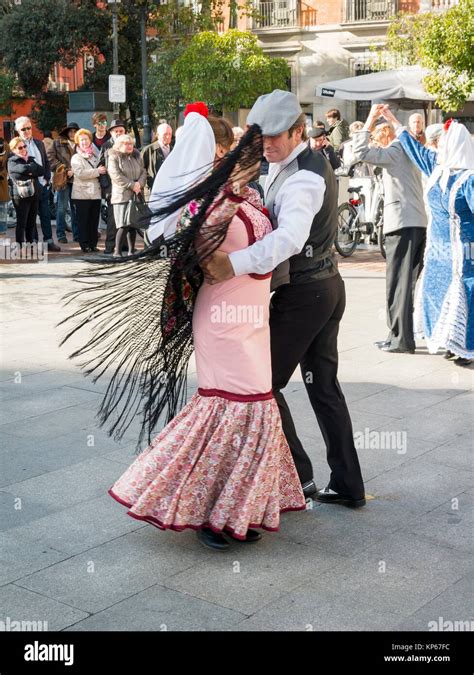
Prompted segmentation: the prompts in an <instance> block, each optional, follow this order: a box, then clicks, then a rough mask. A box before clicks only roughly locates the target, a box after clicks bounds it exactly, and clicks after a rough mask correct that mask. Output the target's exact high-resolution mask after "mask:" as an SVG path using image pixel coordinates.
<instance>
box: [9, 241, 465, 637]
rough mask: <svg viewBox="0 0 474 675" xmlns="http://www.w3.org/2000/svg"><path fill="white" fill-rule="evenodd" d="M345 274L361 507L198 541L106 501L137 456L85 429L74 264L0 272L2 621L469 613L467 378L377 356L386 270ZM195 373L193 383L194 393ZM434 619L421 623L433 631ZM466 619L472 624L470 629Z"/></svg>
mask: <svg viewBox="0 0 474 675" xmlns="http://www.w3.org/2000/svg"><path fill="white" fill-rule="evenodd" d="M373 256H374V260H375V262H370V260H371V257H370V255H369V254H367V253H365V254H364V255H362V256H359V257H358V256H357V254H356V256H355V258H354V259H351V260H349V261H347V262H345V261H344V262H343V263H342V264H341V271H342V273H343V276H344V278H345V281H346V289H347V296H348V302H347V310H346V314H345V318H344V320H343V322H342V332H341V336H340V380H341V384H342V387H343V390H344V393H345V395H346V397H347V400H348V402H349V407H350V410H351V414H352V419H353V425H354V433H355V435H356V440H357V443H358V446H359V447H360V448H361V449H360V450H359V453H360V460H361V464H362V470H363V475H364V478H365V480H366V489H367V493H368V494H369V495H370V499H369V501H368V503H367V506H366V507H365V508H363V509H359V510H355V511H353V510H350V509H347V508H345V507H342V506H334V505H333V506H329V505H321V504H317V503H311V504H309V506H312V508H309V509H308V510H307V511H305V512H299V513H293V514H291V513H289V514H285V515H283V517H282V523H281V531H280V533H278V534H275V533H265V534H264V537H263V540H262V541H261V542H260V543H258V544H256V545H255V546H246V545H242V544H238V543H235V545H233V546H232V548H231V550H230V551H227V552H225V553H213V552H211V551H208V550H206V549H204V548H203V547H202V546H200V544H199V543H198V542H197V540H196V536H195V534H194V533H193V532H191V531H187V532H184V533H179V534H178V533H173V532H160V531H159V530H157V529H155V528H154V527H152V526H150V525H145V524H143V523H142V522H139V521H137V520H134V519H132V518H130V517H129V516H127V515H126V509H125V508H124V507H122V506H120V505H119V504H117V503H116V502H115V501H113V500H112V499H111V498H110V497H109V496H108V494H107V490H108V488H109V487H110V486H111V485H112V483H113V482H114V481H115V480H116V479H117V478H118V477H119V476H120V475H121V473H122V472H123V471H124V469H125V468H126V467H127V466H128V465H129V464H130V463H131V461H132V460H133V458H134V454H133V453H134V447H135V439H136V429H137V427H134V429H131V430H129V431H128V433H127V434H126V437H125V438H124V439H123V441H122V442H120V443H116V442H115V441H113V440H112V439H110V438H109V437H108V436H107V435H106V433H105V432H104V431H102V430H99V429H98V428H97V427H96V425H95V420H94V415H95V411H96V409H97V406H98V403H99V400H100V397H101V391H103V390H104V387H105V383H103V382H102V383H100V385H97V386H95V385H93V383H92V382H91V381H89V380H88V379H85V378H84V377H83V376H82V375H81V373H80V371H79V370H78V369H77V367H76V366H75V365H73V364H72V363H71V362H70V361H68V359H67V354H68V353H69V352H70V351H71V350H72V346H73V345H71V347H69V348H67V349H66V348H61V349H59V348H58V346H57V345H58V338H59V335H60V333H59V332H58V331H57V330H56V329H55V324H56V322H57V321H59V320H60V318H61V317H63V316H64V314H65V310H64V309H63V308H62V307H61V305H60V297H61V296H62V295H63V293H65V292H66V291H67V290H69V289H70V288H71V287H72V282H71V279H70V276H71V274H72V273H73V272H74V271H76V270H78V269H79V268H80V266H81V264H83V263H81V261H80V258H79V256H75V255H74V254H72V255H71V254H69V255H59V256H51V257H50V259H49V262H48V264H24V263H23V264H10V265H4V266H2V269H1V270H0V273H1V274H2V276H3V281H2V331H3V335H2V357H3V358H2V369H1V377H0V401H1V407H0V410H1V415H0V444H1V468H0V504H1V521H0V523H1V533H0V563H1V564H0V619H1V620H2V621H5V620H6V618H7V617H9V618H10V620H11V621H13V620H15V621H22V620H24V621H41V622H47V628H48V629H49V630H73V631H86V630H169V631H176V630H193V631H196V630H207V631H217V630H230V631H244V630H251V631H266V630H270V631H273V630H285V631H287V630H291V631H293V630H296V631H306V630H315V631H319V630H331V631H332V630H352V631H364V630H383V631H398V630H410V631H411V630H413V631H415V630H421V631H426V630H429V629H430V628H432V627H433V626H434V624H436V625H438V626H442V625H443V621H467V620H470V619H471V617H472V606H471V597H472V581H473V572H472V569H473V562H472V507H473V500H474V489H473V483H472V475H471V469H472V450H473V424H474V422H473V420H474V415H473V413H474V405H473V394H472V384H473V375H474V371H473V370H469V369H463V368H460V367H457V366H455V365H454V364H452V363H450V362H448V361H446V360H445V359H443V357H442V356H441V355H437V356H432V355H429V354H428V353H427V352H426V350H425V349H424V348H423V346H422V344H420V349H419V350H418V351H417V353H416V354H415V355H413V356H412V355H403V354H400V355H398V354H386V353H382V352H380V351H379V350H377V349H376V348H375V347H374V346H373V345H372V343H373V341H374V340H377V339H382V338H385V336H386V327H385V314H384V283H385V281H384V272H383V269H384V264H383V262H381V261H380V260H379V259H378V258H377V254H375V253H374V254H373ZM194 382H195V380H194V378H193V377H191V382H190V384H191V387H190V388H192V385H193V384H194ZM287 394H288V400H289V402H290V404H291V407H292V410H293V411H294V416H295V421H296V423H297V427H298V429H299V431H300V432H301V437H302V439H303V440H304V442H305V445H306V448H307V450H308V451H309V452H310V454H311V457H312V460H313V463H314V468H315V479H316V481H317V484H318V486H320V487H324V486H325V485H326V483H327V480H328V466H327V464H326V461H325V457H324V444H323V441H322V438H321V435H320V432H319V429H318V426H317V424H316V422H315V418H314V416H313V413H312V411H311V409H310V406H309V402H308V400H307V397H306V394H305V391H304V385H303V383H302V381H301V375H300V373H295V375H294V378H293V380H292V382H291V384H290V386H289V387H288V389H287ZM430 622H433V623H430ZM471 625H472V624H471Z"/></svg>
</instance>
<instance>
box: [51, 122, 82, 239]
mask: <svg viewBox="0 0 474 675" xmlns="http://www.w3.org/2000/svg"><path fill="white" fill-rule="evenodd" d="M77 131H79V125H78V124H76V123H75V122H71V124H68V126H67V127H65V128H64V129H63V130H62V131H60V132H59V136H58V138H56V140H55V141H53V145H52V146H51V149H50V150H47V155H48V159H49V163H50V165H51V171H55V172H56V171H58V169H59V168H60V167H61V165H62V166H63V167H64V169H65V171H66V173H67V182H66V184H65V185H64V187H63V188H62V189H57V190H56V191H57V200H58V201H57V210H56V236H57V238H58V241H59V243H60V244H67V238H66V209H67V205H68V202H69V206H70V209H71V227H72V236H73V238H74V241H78V240H79V236H78V231H77V222H76V213H75V209H74V206H73V203H72V197H71V194H72V182H73V171H72V168H71V159H72V156H73V155H74V153H75V152H76V144H75V143H74V135H75V134H76V132H77Z"/></svg>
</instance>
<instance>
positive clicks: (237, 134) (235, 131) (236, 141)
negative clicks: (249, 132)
mask: <svg viewBox="0 0 474 675" xmlns="http://www.w3.org/2000/svg"><path fill="white" fill-rule="evenodd" d="M232 133H233V134H234V142H233V143H232V146H231V148H230V149H231V150H233V149H234V148H235V147H236V146H237V145H238V144H239V141H240V139H241V138H242V136H243V135H244V130H243V129H242V127H232Z"/></svg>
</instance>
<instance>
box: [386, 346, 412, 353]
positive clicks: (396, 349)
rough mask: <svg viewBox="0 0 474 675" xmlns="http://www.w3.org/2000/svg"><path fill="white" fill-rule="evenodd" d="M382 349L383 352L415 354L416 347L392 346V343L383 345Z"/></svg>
mask: <svg viewBox="0 0 474 675" xmlns="http://www.w3.org/2000/svg"><path fill="white" fill-rule="evenodd" d="M380 349H381V350H382V351H383V352H389V353H390V354H414V353H415V350H414V349H400V347H391V346H390V344H388V345H382V346H381V347H380Z"/></svg>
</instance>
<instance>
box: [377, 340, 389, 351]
mask: <svg viewBox="0 0 474 675" xmlns="http://www.w3.org/2000/svg"><path fill="white" fill-rule="evenodd" d="M389 344H390V340H378V341H377V342H374V345H375V346H376V347H378V348H379V349H382V347H387V346H388V345H389Z"/></svg>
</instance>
